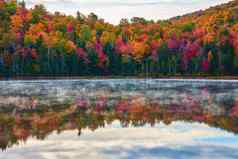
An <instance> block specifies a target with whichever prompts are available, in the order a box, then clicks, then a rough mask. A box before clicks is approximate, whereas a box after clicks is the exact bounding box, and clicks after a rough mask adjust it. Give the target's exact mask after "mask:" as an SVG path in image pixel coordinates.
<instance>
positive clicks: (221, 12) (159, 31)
mask: <svg viewBox="0 0 238 159" xmlns="http://www.w3.org/2000/svg"><path fill="white" fill-rule="evenodd" d="M237 7H238V1H237V0H235V1H231V2H229V3H227V4H223V5H220V6H216V7H211V8H209V9H207V10H204V11H198V12H194V13H191V14H188V15H184V16H181V17H174V18H171V19H169V20H163V21H161V20H159V21H157V22H155V21H147V20H145V19H144V18H138V17H134V18H132V19H131V20H127V19H122V20H121V22H120V24H118V25H112V24H109V23H107V22H105V21H104V20H103V19H100V18H98V16H97V15H95V14H94V13H91V14H89V15H88V16H85V15H82V14H81V13H77V16H76V17H73V16H66V15H64V14H62V13H59V12H55V13H50V12H48V11H47V10H46V9H45V8H44V6H42V5H37V6H35V7H34V8H32V9H27V8H26V7H25V4H24V3H20V2H17V1H16V0H10V1H9V0H8V1H5V0H0V13H1V14H0V74H1V75H2V76H24V75H140V74H149V75H161V74H164V75H185V74H186V75H204V74H205V75H236V74H237V73H238V71H237V70H238V14H237Z"/></svg>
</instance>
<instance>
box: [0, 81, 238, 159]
mask: <svg viewBox="0 0 238 159" xmlns="http://www.w3.org/2000/svg"><path fill="white" fill-rule="evenodd" d="M0 149H1V150H0V159H32V158H34V159H78V158H80V159H88V158H90V159H91V158H92V159H94V158H95V159H96V158H97V159H128V158H129V159H157V158H158V159H210V158H216V159H237V158H238V81H235V80H233V81H225V80H218V81H215V80H166V79H164V80H155V79H147V80H137V79H127V80H125V79H123V80H119V79H118V80H50V81H48V80H39V81H1V82H0Z"/></svg>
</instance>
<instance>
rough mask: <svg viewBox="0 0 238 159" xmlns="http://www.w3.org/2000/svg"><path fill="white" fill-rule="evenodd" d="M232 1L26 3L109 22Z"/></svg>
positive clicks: (39, 0)
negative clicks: (79, 13) (100, 18)
mask: <svg viewBox="0 0 238 159" xmlns="http://www.w3.org/2000/svg"><path fill="white" fill-rule="evenodd" d="M228 1H229V0H136V1H134V0H26V2H27V5H28V6H29V7H32V6H33V5H34V4H39V3H42V4H45V5H46V7H47V8H48V9H49V10H50V11H62V12H65V13H67V14H75V13H76V11H78V10H79V11H80V12H82V13H83V14H89V13H90V12H94V13H96V14H98V15H99V16H100V17H102V18H104V19H105V20H106V21H109V22H111V23H118V22H119V20H120V19H121V18H131V17H133V16H139V17H145V18H146V19H154V20H158V19H165V18H169V17H173V16H177V15H182V14H185V13H189V12H193V11H196V10H199V9H205V8H208V7H210V6H213V5H217V4H221V3H224V2H228Z"/></svg>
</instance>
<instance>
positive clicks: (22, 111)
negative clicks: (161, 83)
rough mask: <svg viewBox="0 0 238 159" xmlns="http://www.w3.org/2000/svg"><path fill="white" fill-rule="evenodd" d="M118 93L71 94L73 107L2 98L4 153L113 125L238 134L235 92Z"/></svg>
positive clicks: (29, 98) (0, 129) (0, 132)
mask: <svg viewBox="0 0 238 159" xmlns="http://www.w3.org/2000/svg"><path fill="white" fill-rule="evenodd" d="M72 91H73V90H72ZM232 91H233V92H232ZM115 92H116V91H114V92H113V90H111V89H108V90H107V89H98V90H97V89H95V90H94V92H93V94H91V95H90V92H89V94H88V95H87V96H85V95H82V94H81V95H77V96H74V95H72V94H71V97H72V98H71V102H69V101H67V100H62V101H61V102H58V103H56V102H55V100H52V99H51V98H46V100H48V101H47V103H48V104H47V105H46V104H45V102H44V98H42V95H41V96H40V95H39V96H26V97H24V96H1V98H2V100H4V101H2V105H1V107H0V110H1V113H0V148H1V149H2V150H5V149H6V148H10V147H12V146H13V145H15V144H19V143H21V142H25V141H27V139H28V138H30V137H34V138H37V139H39V140H44V139H45V138H46V137H47V136H48V135H50V134H52V133H53V132H55V131H56V132H57V133H61V132H63V131H65V130H75V129H77V130H78V134H79V135H80V134H81V131H82V130H84V129H90V130H92V131H94V130H96V129H98V128H103V127H105V126H106V125H110V124H111V123H112V122H113V121H120V123H121V125H122V126H123V127H128V126H131V125H132V126H135V127H137V126H143V125H145V124H150V125H151V126H154V125H155V124H157V123H160V122H163V123H164V124H167V125H169V124H171V123H172V122H175V121H185V122H201V123H205V124H207V125H209V126H211V127H217V128H221V129H223V130H226V131H229V132H232V133H235V134H236V133H238V96H237V97H236V95H235V93H234V90H230V93H229V92H228V91H227V90H226V89H224V88H223V89H221V90H219V89H214V88H213V87H199V88H189V87H181V88H179V89H178V88H176V89H174V88H167V89H156V90H153V89H152V88H151V89H150V90H144V91H143V90H141V91H138V90H136V91H134V92H133V91H131V90H130V91H128V92H123V91H122V92H121V93H119V94H115ZM131 92H133V93H131ZM148 92H150V93H148ZM219 92H220V93H219ZM224 92H225V93H224ZM64 96H65V94H64ZM68 96H70V95H68ZM51 101H52V103H51ZM72 101H73V102H72ZM4 102H5V103H4ZM3 103H4V104H5V105H6V106H4V104H3ZM135 135H136V134H135Z"/></svg>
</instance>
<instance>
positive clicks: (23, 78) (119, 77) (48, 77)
mask: <svg viewBox="0 0 238 159" xmlns="http://www.w3.org/2000/svg"><path fill="white" fill-rule="evenodd" d="M80 79H82V80H83V79H84V80H87V79H88V80H90V79H91V80H97V79H99V80H103V79H105V80H107V79H171V80H172V79H185V80H238V76H158V77H150V76H148V77H147V76H54V77H50V76H36V77H34V76H26V77H8V78H7V77H0V81H17V80H26V81H27V80H80Z"/></svg>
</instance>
